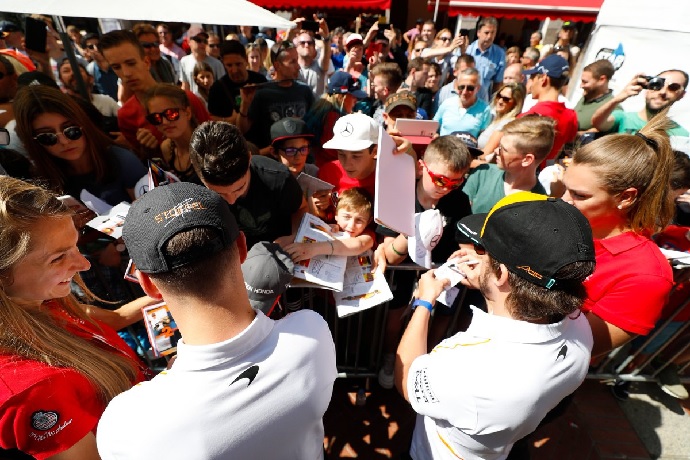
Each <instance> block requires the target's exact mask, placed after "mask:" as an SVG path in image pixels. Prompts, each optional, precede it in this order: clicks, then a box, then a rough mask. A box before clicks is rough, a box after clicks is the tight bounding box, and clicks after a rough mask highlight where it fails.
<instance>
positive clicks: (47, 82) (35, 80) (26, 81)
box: [17, 70, 59, 89]
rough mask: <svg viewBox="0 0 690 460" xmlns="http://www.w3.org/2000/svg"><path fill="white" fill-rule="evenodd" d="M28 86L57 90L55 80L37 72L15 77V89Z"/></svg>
mask: <svg viewBox="0 0 690 460" xmlns="http://www.w3.org/2000/svg"><path fill="white" fill-rule="evenodd" d="M30 85H44V86H51V87H53V88H56V89H59V87H58V85H57V83H55V80H53V79H52V78H50V77H49V76H48V75H46V74H44V73H43V72H39V71H38V70H34V71H31V72H24V73H23V74H21V75H19V76H18V77H17V88H23V87H25V86H30Z"/></svg>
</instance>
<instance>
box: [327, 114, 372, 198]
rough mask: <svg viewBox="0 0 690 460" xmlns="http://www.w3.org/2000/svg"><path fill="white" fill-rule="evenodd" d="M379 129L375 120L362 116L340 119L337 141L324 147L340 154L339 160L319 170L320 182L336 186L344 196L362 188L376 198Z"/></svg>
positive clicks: (335, 133) (346, 116)
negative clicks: (347, 190) (344, 193)
mask: <svg viewBox="0 0 690 460" xmlns="http://www.w3.org/2000/svg"><path fill="white" fill-rule="evenodd" d="M378 141H379V127H378V124H377V123H376V122H375V121H374V120H373V118H371V117H368V116H366V115H364V114H361V113H353V114H350V115H345V116H343V117H340V118H339V119H338V121H336V123H335V125H334V126H333V138H332V139H331V140H329V141H328V142H326V143H325V144H323V148H325V149H335V150H337V151H338V159H337V160H334V161H331V162H329V163H326V164H325V165H323V166H322V167H321V169H319V179H321V180H324V181H326V182H328V183H329V184H333V185H334V186H335V192H337V193H340V192H342V191H343V190H345V189H348V188H352V187H362V188H363V189H364V190H366V191H367V192H368V193H369V194H370V195H371V196H374V195H375V194H374V190H375V181H376V153H377V144H378Z"/></svg>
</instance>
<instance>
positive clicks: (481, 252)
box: [473, 243, 486, 256]
mask: <svg viewBox="0 0 690 460" xmlns="http://www.w3.org/2000/svg"><path fill="white" fill-rule="evenodd" d="M473 244H474V252H476V253H477V255H478V256H483V255H484V254H486V248H484V246H482V245H481V244H477V243H473Z"/></svg>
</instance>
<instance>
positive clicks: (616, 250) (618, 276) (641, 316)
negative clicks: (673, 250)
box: [582, 232, 673, 335]
mask: <svg viewBox="0 0 690 460" xmlns="http://www.w3.org/2000/svg"><path fill="white" fill-rule="evenodd" d="M594 250H595V255H596V262H597V267H596V269H595V270H594V273H593V274H592V275H591V276H590V277H589V278H587V280H586V281H585V283H584V285H585V289H586V290H587V298H586V299H585V303H584V305H583V307H582V310H583V311H591V312H592V313H594V314H595V315H597V316H598V317H600V318H601V319H603V320H604V321H606V322H607V323H610V324H613V325H614V326H617V327H619V328H620V329H623V330H624V331H626V332H629V333H632V334H641V335H646V334H648V333H649V332H650V331H651V330H652V329H654V325H655V324H656V322H657V321H658V320H659V318H660V317H661V311H662V309H663V308H664V305H665V304H666V300H667V298H668V294H669V292H670V290H671V287H672V286H673V272H672V270H671V266H670V265H669V263H668V261H667V260H666V258H665V257H664V256H663V254H661V251H659V248H658V247H657V246H656V245H655V244H654V242H652V241H651V240H650V239H649V238H647V237H645V236H642V235H638V234H636V233H633V232H625V233H622V234H620V235H618V236H614V237H611V238H606V239H603V240H596V239H595V240H594Z"/></svg>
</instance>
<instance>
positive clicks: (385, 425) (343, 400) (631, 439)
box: [324, 380, 690, 460]
mask: <svg viewBox="0 0 690 460" xmlns="http://www.w3.org/2000/svg"><path fill="white" fill-rule="evenodd" d="M364 384H365V382H364V380H361V381H358V380H338V381H337V382H336V386H335V389H334V394H333V399H332V401H331V406H330V407H329V409H328V412H327V413H326V416H325V418H324V425H325V429H326V440H325V444H326V452H327V458H328V459H338V458H362V459H383V458H399V456H400V454H401V453H403V452H405V451H406V450H407V448H408V443H409V440H410V436H411V434H412V430H413V428H414V421H415V415H414V413H413V412H412V410H411V409H410V408H409V405H408V404H407V403H406V402H405V401H404V400H403V399H402V398H401V397H400V395H399V394H398V393H397V391H395V390H383V389H382V388H380V387H379V386H378V385H377V384H376V383H375V382H374V383H372V384H371V388H370V391H368V392H367V394H368V398H367V400H366V403H365V404H364V405H361V406H358V405H356V404H355V401H356V394H357V390H358V388H359V387H360V386H363V385H364ZM530 453H531V459H532V460H553V459H557V460H569V459H573V460H576V459H577V460H608V459H620V458H627V459H657V458H658V459H664V460H679V459H690V416H687V415H684V414H683V411H682V409H681V407H680V404H679V403H678V402H677V401H676V400H673V399H672V398H670V397H668V396H666V394H665V393H663V392H661V391H660V390H658V387H657V386H656V385H655V384H635V385H634V386H633V387H632V395H631V397H630V399H629V400H628V401H626V402H622V403H619V402H618V401H617V400H616V399H615V398H614V397H613V396H612V395H611V392H610V391H609V388H608V387H607V386H606V385H604V384H602V383H600V382H598V381H591V380H587V381H585V383H584V384H583V385H582V386H581V387H580V389H579V390H578V391H577V392H576V393H575V397H574V398H573V403H572V404H571V405H570V406H569V407H568V409H567V410H566V412H565V413H564V414H563V415H562V416H561V417H559V418H557V419H555V420H554V421H552V422H551V423H548V424H546V425H544V426H543V427H541V428H540V429H539V430H538V431H537V432H536V433H534V435H533V436H532V438H531V439H530Z"/></svg>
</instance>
